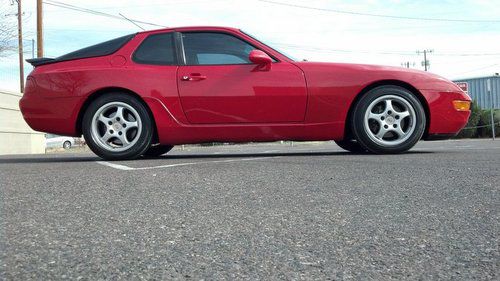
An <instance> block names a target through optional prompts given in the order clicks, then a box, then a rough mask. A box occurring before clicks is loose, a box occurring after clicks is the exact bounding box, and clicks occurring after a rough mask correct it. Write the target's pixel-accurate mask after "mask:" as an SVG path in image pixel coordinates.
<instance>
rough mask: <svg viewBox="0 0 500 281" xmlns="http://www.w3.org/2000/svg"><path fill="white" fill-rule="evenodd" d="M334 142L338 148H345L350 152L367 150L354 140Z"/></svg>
mask: <svg viewBox="0 0 500 281" xmlns="http://www.w3.org/2000/svg"><path fill="white" fill-rule="evenodd" d="M335 143H336V144H337V145H338V146H340V148H342V149H344V150H347V151H349V152H352V153H366V152H368V151H367V150H366V149H364V148H363V147H362V146H361V145H360V144H359V143H358V142H357V141H356V140H341V141H335Z"/></svg>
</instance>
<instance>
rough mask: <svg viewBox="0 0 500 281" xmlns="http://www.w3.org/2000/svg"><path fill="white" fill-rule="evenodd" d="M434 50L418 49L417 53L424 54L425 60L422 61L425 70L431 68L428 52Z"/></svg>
mask: <svg viewBox="0 0 500 281" xmlns="http://www.w3.org/2000/svg"><path fill="white" fill-rule="evenodd" d="M432 52H434V50H429V49H427V50H423V51H420V50H419V51H417V54H418V55H420V54H422V53H423V54H424V61H423V62H422V66H423V67H424V69H425V71H427V69H429V66H430V65H431V64H430V62H429V60H427V54H428V53H429V54H430V53H432Z"/></svg>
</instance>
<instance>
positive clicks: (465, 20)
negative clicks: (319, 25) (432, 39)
mask: <svg viewBox="0 0 500 281" xmlns="http://www.w3.org/2000/svg"><path fill="white" fill-rule="evenodd" d="M257 1H260V2H266V3H270V4H274V5H281V6H288V7H295V8H301V9H308V10H316V11H323V12H331V13H337V14H348V15H356V16H366V17H377V18H388V19H398V20H419V21H443V22H468V23H500V20H489V19H488V20H478V19H473V20H469V19H447V18H428V17H405V16H395V15H382V14H371V13H360V12H354V11H346V10H337V9H327V8H317V7H310V6H302V5H297V4H289V3H283V2H276V1H270V0H257Z"/></svg>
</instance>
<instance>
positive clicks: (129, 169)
mask: <svg viewBox="0 0 500 281" xmlns="http://www.w3.org/2000/svg"><path fill="white" fill-rule="evenodd" d="M278 157H279V156H274V157H254V158H242V159H228V160H214V161H199V162H186V163H177V164H168V165H159V166H150V167H137V168H135V167H130V166H126V165H121V164H115V163H111V162H107V161H96V163H97V164H100V165H103V166H106V167H110V168H113V169H117V170H122V171H134V170H152V169H164V168H173V167H181V166H193V165H201V164H212V163H230V162H245V161H255V160H262V159H270V158H278Z"/></svg>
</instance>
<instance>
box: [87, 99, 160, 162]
mask: <svg viewBox="0 0 500 281" xmlns="http://www.w3.org/2000/svg"><path fill="white" fill-rule="evenodd" d="M153 130H154V128H153V122H152V119H151V116H150V114H149V112H148V109H147V108H146V106H145V105H144V104H143V103H142V102H141V101H140V100H138V99H137V98H135V97H133V96H130V95H128V94H124V93H110V94H106V95H104V96H101V97H99V98H97V99H96V100H94V101H93V102H92V103H91V104H90V105H89V107H88V108H87V110H86V112H85V115H84V117H83V124H82V131H83V135H84V137H85V140H86V142H87V144H88V146H89V147H90V149H92V151H94V152H95V153H96V154H97V155H99V156H101V157H102V158H105V159H109V160H118V159H132V158H137V157H139V156H141V155H142V154H144V153H145V152H146V151H147V150H148V149H149V148H150V146H151V141H152V138H153Z"/></svg>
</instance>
